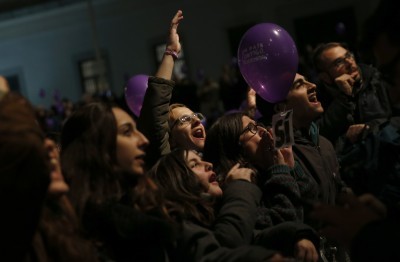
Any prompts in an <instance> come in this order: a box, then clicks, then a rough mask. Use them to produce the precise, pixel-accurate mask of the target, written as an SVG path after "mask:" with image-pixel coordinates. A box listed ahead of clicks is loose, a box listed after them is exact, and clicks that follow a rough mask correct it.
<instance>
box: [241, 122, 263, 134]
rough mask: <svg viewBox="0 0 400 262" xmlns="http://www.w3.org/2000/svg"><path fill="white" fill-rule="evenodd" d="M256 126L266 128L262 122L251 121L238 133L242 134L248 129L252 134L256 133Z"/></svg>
mask: <svg viewBox="0 0 400 262" xmlns="http://www.w3.org/2000/svg"><path fill="white" fill-rule="evenodd" d="M258 128H264V129H266V127H265V126H264V125H263V124H259V123H257V124H253V123H249V124H248V125H247V126H246V127H245V128H244V129H243V131H242V133H240V135H243V134H244V133H246V132H247V131H250V133H252V134H253V135H255V134H257V132H258Z"/></svg>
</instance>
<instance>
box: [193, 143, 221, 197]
mask: <svg viewBox="0 0 400 262" xmlns="http://www.w3.org/2000/svg"><path fill="white" fill-rule="evenodd" d="M187 165H188V167H189V168H190V169H191V170H192V171H193V172H194V173H195V174H196V176H197V178H198V179H199V181H200V183H201V185H202V186H204V191H205V192H206V193H209V194H210V195H212V196H215V197H218V196H221V195H222V190H221V188H220V187H219V184H218V182H217V175H216V174H215V172H214V171H213V166H212V164H211V163H209V162H205V161H203V160H202V159H201V157H200V156H198V155H197V153H195V152H194V151H191V150H189V151H188V155H187Z"/></svg>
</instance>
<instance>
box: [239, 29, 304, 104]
mask: <svg viewBox="0 0 400 262" xmlns="http://www.w3.org/2000/svg"><path fill="white" fill-rule="evenodd" d="M298 62H299V57H298V54H297V48H296V45H295V43H294V42H293V39H292V38H291V36H290V35H289V33H288V32H286V31H285V30H284V29H283V28H282V27H280V26H278V25H276V24H272V23H261V24H257V25H255V26H253V27H251V28H250V29H249V30H247V32H246V33H245V34H244V35H243V37H242V39H241V40H240V44H239V48H238V64H239V69H240V72H241V73H242V75H243V77H244V79H245V80H246V82H247V84H248V85H249V86H250V87H252V88H253V89H254V90H255V91H256V93H257V94H259V95H260V96H261V97H262V98H263V99H264V100H266V101H268V102H271V103H276V102H280V101H282V100H284V99H285V98H286V96H287V94H288V92H289V89H290V87H291V86H292V84H293V80H294V77H295V75H296V72H297V67H298Z"/></svg>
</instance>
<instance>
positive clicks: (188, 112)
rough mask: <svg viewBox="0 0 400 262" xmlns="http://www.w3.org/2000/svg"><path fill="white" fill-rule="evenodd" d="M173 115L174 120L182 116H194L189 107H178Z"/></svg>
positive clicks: (173, 111)
mask: <svg viewBox="0 0 400 262" xmlns="http://www.w3.org/2000/svg"><path fill="white" fill-rule="evenodd" d="M172 113H173V116H174V118H178V117H180V116H182V115H191V114H193V112H192V110H190V109H189V108H187V107H176V108H174V109H172Z"/></svg>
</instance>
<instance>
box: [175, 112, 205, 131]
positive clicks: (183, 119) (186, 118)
mask: <svg viewBox="0 0 400 262" xmlns="http://www.w3.org/2000/svg"><path fill="white" fill-rule="evenodd" d="M196 118H197V119H199V120H200V121H202V120H204V119H206V117H205V116H204V115H203V114H202V113H193V114H189V115H187V114H185V115H181V116H180V117H178V119H176V120H175V122H174V123H173V124H172V126H171V130H172V128H174V127H175V126H176V125H177V124H179V125H184V124H186V123H189V124H191V123H193V122H194V121H195V119H196Z"/></svg>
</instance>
